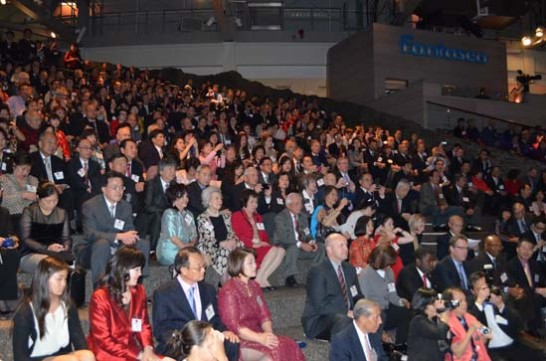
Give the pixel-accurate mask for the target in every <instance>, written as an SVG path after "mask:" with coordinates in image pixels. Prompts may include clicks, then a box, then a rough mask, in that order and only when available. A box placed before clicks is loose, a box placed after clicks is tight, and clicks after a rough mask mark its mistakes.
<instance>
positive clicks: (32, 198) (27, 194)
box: [21, 192, 36, 202]
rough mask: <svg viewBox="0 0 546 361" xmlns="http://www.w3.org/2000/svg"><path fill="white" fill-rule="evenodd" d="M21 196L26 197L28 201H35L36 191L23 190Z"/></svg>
mask: <svg viewBox="0 0 546 361" xmlns="http://www.w3.org/2000/svg"><path fill="white" fill-rule="evenodd" d="M21 197H22V198H23V199H26V200H28V201H33V202H34V201H36V193H32V192H23V193H21Z"/></svg>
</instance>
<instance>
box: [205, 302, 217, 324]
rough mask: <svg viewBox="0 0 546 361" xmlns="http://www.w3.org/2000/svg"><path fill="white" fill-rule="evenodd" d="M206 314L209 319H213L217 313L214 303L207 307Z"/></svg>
mask: <svg viewBox="0 0 546 361" xmlns="http://www.w3.org/2000/svg"><path fill="white" fill-rule="evenodd" d="M205 315H206V316H207V321H210V320H212V318H213V317H214V316H215V315H216V313H215V312H214V308H213V307H212V305H208V307H207V308H206V309H205Z"/></svg>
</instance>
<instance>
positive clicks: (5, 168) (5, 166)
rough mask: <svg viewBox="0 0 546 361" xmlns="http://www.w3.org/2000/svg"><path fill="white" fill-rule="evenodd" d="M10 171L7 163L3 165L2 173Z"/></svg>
mask: <svg viewBox="0 0 546 361" xmlns="http://www.w3.org/2000/svg"><path fill="white" fill-rule="evenodd" d="M7 170H8V165H7V164H6V163H2V171H3V172H5V171H7Z"/></svg>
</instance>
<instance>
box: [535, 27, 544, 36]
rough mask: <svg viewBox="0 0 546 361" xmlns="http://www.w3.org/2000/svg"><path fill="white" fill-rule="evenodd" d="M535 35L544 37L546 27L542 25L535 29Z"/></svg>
mask: <svg viewBox="0 0 546 361" xmlns="http://www.w3.org/2000/svg"><path fill="white" fill-rule="evenodd" d="M535 35H536V37H537V38H542V37H543V36H544V29H543V28H541V27H540V26H539V27H538V28H537V29H536V30H535Z"/></svg>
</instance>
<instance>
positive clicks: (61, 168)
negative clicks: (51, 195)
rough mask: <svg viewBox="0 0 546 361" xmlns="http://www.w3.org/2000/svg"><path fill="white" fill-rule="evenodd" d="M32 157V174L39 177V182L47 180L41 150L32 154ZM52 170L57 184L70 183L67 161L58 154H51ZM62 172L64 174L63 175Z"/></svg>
mask: <svg viewBox="0 0 546 361" xmlns="http://www.w3.org/2000/svg"><path fill="white" fill-rule="evenodd" d="M30 158H31V159H32V168H31V169H30V175H32V176H34V177H36V178H38V181H39V182H45V181H47V180H48V178H47V171H46V166H45V163H44V160H43V159H42V154H41V153H40V151H37V152H33V153H31V154H30ZM51 171H52V172H53V179H54V181H55V184H68V179H67V174H66V169H65V162H64V161H63V160H62V159H61V158H59V157H57V156H56V155H52V156H51ZM59 172H61V173H62V176H61V173H59Z"/></svg>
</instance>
